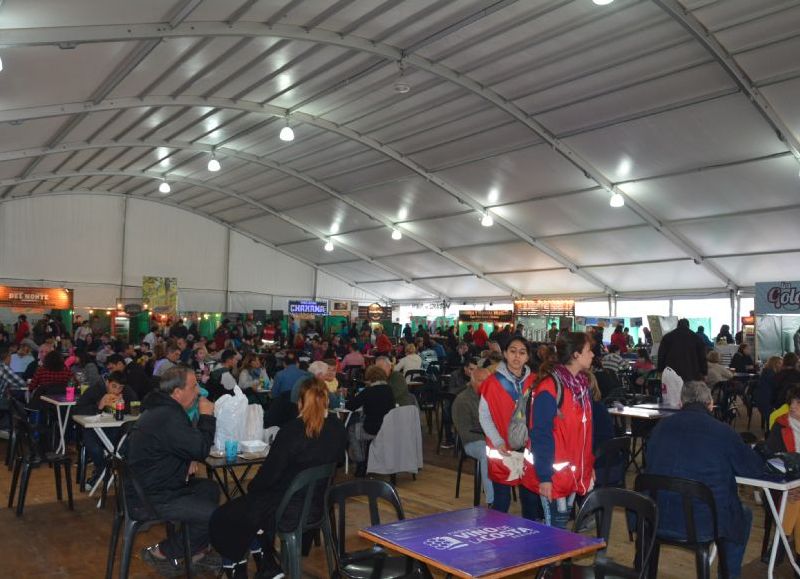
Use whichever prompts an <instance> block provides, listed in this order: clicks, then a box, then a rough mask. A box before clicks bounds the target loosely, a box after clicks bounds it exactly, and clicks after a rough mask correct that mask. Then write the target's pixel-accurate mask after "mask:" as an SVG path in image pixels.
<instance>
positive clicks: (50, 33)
mask: <svg viewBox="0 0 800 579" xmlns="http://www.w3.org/2000/svg"><path fill="white" fill-rule="evenodd" d="M220 36H222V37H225V36H236V37H257V36H273V37H279V38H285V39H289V40H298V41H305V42H317V43H322V44H329V45H333V46H339V47H343V48H349V49H351V50H357V51H361V52H367V53H370V54H375V55H378V56H381V57H383V58H386V59H388V60H393V61H395V60H403V61H404V62H405V63H406V64H408V65H410V66H413V67H416V68H419V69H421V70H425V71H426V72H428V73H430V74H432V75H434V76H437V77H439V78H441V79H444V80H447V81H449V82H451V83H453V84H455V85H457V86H460V87H462V88H464V89H465V90H467V91H469V92H471V93H473V94H475V95H477V96H478V97H480V98H482V99H483V100H485V101H487V102H489V103H491V104H492V105H494V106H495V107H497V108H499V109H500V110H502V111H504V112H506V113H507V114H509V115H510V116H511V117H512V118H514V119H516V120H517V121H519V122H521V123H522V124H523V125H525V126H526V127H528V128H529V129H530V130H531V131H532V132H533V133H534V134H536V135H537V136H538V137H540V138H541V139H543V140H544V141H545V142H547V143H548V144H549V145H550V146H551V147H552V148H553V150H555V151H556V152H557V153H558V154H560V155H561V156H563V157H564V158H565V159H566V160H567V161H568V162H570V163H571V164H573V165H574V166H575V167H576V168H577V169H578V170H580V171H581V172H582V173H583V174H584V175H586V176H587V178H589V179H593V180H594V181H596V182H597V183H598V184H599V185H600V186H602V187H603V188H604V189H606V190H607V191H608V192H609V193H618V194H620V195H622V196H623V197H624V198H625V200H626V205H627V207H628V209H629V210H631V211H633V212H634V213H635V214H636V215H638V216H639V217H640V218H642V219H643V220H644V221H645V222H646V223H648V224H649V225H650V226H651V227H653V228H654V229H655V230H656V231H657V232H658V233H660V234H662V235H663V236H664V237H666V238H667V239H668V240H669V241H670V242H672V243H673V244H674V245H676V246H677V247H678V248H680V249H681V250H682V251H683V252H685V253H686V254H687V255H688V256H689V257H691V258H692V259H693V260H694V261H695V263H697V264H699V265H702V266H703V267H704V268H706V269H707V270H708V271H709V272H711V273H712V274H713V275H714V276H716V277H718V278H719V279H720V280H722V281H723V282H724V283H725V284H726V285H728V286H731V285H734V284H733V282H732V281H731V280H730V277H729V276H728V275H727V274H726V273H725V272H723V271H721V270H720V269H719V268H717V267H716V266H714V265H712V264H709V263H706V262H704V261H703V259H702V256H701V255H700V253H699V251H698V250H697V249H696V248H695V247H694V246H693V245H692V244H691V243H690V242H689V240H687V239H684V238H683V237H682V236H681V235H680V234H678V233H677V232H675V231H673V230H672V229H670V228H669V227H667V226H665V225H664V224H662V223H661V222H660V220H659V219H658V218H657V217H656V216H655V215H653V214H652V213H651V212H649V211H648V210H647V209H645V208H644V207H643V206H642V205H641V204H640V203H637V202H635V201H633V199H631V198H630V197H628V195H627V194H626V193H625V192H624V191H622V190H621V189H620V188H619V187H617V186H616V185H615V184H614V183H613V182H611V180H610V179H608V178H607V177H606V176H605V175H604V174H603V173H601V172H600V170H599V169H597V168H596V167H594V166H593V165H592V164H591V163H589V161H588V160H587V159H585V158H583V157H582V156H581V155H580V154H579V153H578V152H577V151H575V150H573V149H572V148H571V147H569V146H568V145H567V144H566V143H564V142H562V141H561V140H560V139H559V138H557V137H556V136H555V135H554V134H553V133H551V132H550V131H549V130H548V129H547V128H546V127H545V126H544V125H542V124H541V123H539V122H538V121H536V120H535V119H533V118H532V117H531V116H530V115H528V113H526V112H525V111H524V110H522V109H521V108H519V107H518V106H517V105H515V104H514V103H513V102H512V101H510V100H508V99H506V98H504V97H503V96H501V95H500V94H498V93H496V92H495V91H493V90H491V89H489V88H486V87H485V86H484V85H482V84H481V83H479V82H476V81H474V80H472V79H471V78H469V77H468V76H466V75H464V74H461V73H460V72H458V71H455V70H452V69H450V68H448V67H446V66H443V65H441V64H439V63H438V62H434V61H431V60H428V59H426V58H422V57H420V56H415V55H413V54H406V53H405V52H404V51H402V50H400V49H398V48H395V47H393V46H390V45H388V44H385V43H382V42H375V41H371V40H368V39H366V38H361V37H358V36H354V35H350V34H338V33H335V32H331V31H327V30H323V29H319V28H313V29H308V28H303V27H300V26H291V25H284V24H281V25H278V24H273V23H269V24H266V25H265V24H262V23H255V22H239V23H236V24H230V23H226V22H187V23H184V24H182V25H180V26H176V27H173V28H168V29H167V28H164V27H163V26H161V25H158V24H133V25H108V26H90V27H87V26H66V27H51V28H29V29H9V30H4V31H3V37H2V38H0V46H3V45H11V46H31V45H47V44H59V43H63V42H69V43H85V42H119V41H128V40H140V39H146V38H171V37H220ZM292 114H293V116H295V117H301V118H302V115H301V113H298V112H292ZM303 120H304V122H308V121H306V120H305V119H303ZM324 122H326V123H327V121H324ZM329 125H330V126H328V127H323V128H328V129H329V130H334V132H338V133H339V134H342V135H343V136H348V135H345V134H344V133H343V132H342V129H344V127H340V126H339V125H335V124H334V123H329ZM317 126H320V125H317ZM334 127H335V128H336V129H339V130H335V128H334ZM348 130H349V129H348ZM350 132H351V133H352V134H353V135H355V136H357V137H359V138H362V137H361V135H360V134H358V133H355V132H354V131H350ZM349 138H352V136H351V137H349ZM375 143H377V141H375ZM377 144H378V148H377V149H376V150H378V151H383V152H385V153H387V154H388V155H389V156H391V157H392V158H395V157H394V156H393V155H392V154H391V153H393V152H394V151H392V150H391V149H389V148H388V147H386V146H385V145H382V144H380V143H377ZM370 146H372V145H370ZM373 148H375V147H373ZM395 155H399V154H398V153H395ZM400 157H403V156H402V155H400ZM395 160H397V161H398V162H402V163H403V164H405V165H406V166H408V167H409V168H410V169H411V170H413V171H414V172H417V173H419V174H420V175H423V176H425V175H431V174H430V173H428V172H427V171H426V170H424V169H422V172H419V170H418V169H419V168H420V167H419V166H417V165H416V163H413V162H411V164H409V163H406V162H404V161H403V160H400V159H397V158H395ZM426 178H427V177H426ZM431 181H432V182H434V183H435V184H436V185H437V186H438V187H440V188H441V189H443V190H444V191H447V192H448V193H450V194H451V195H453V196H455V197H456V199H458V200H459V201H461V202H462V203H465V204H467V205H469V206H471V207H472V208H473V209H475V210H476V211H481V212H482V211H484V210H485V209H484V208H483V207H482V206H481V204H480V203H479V202H478V201H477V200H475V199H473V198H471V197H469V196H466V195H464V194H463V193H460V192H456V191H455V190H454V188H453V187H451V186H449V185H447V184H446V183H443V182H442V181H441V180H440V179H439V180H438V181H434V180H433V179H431ZM497 221H498V223H500V224H501V225H503V226H504V227H506V228H507V229H509V231H511V232H512V233H514V234H515V235H517V236H518V237H520V239H522V240H524V241H525V242H527V243H529V244H531V245H533V246H534V247H536V248H538V249H541V250H542V251H544V252H545V253H547V254H548V255H550V256H551V257H553V258H554V259H556V260H557V261H559V263H562V264H564V265H565V266H568V267H569V269H570V271H572V272H574V273H577V274H578V275H580V276H581V277H583V278H585V279H586V280H587V281H589V282H591V283H592V284H594V285H598V286H599V287H602V288H603V289H604V291H606V292H612V291H613V290H612V289H611V288H608V287H606V285H605V284H604V283H603V282H601V281H600V280H599V279H597V278H595V277H594V276H592V275H590V274H587V273H586V272H584V271H581V270H580V269H579V268H578V267H577V266H576V265H575V264H571V265H567V264H570V261H569V260H568V259H567V258H566V257H565V256H563V255H560V254H558V253H557V252H555V251H554V250H553V249H551V248H549V247H548V246H547V245H545V244H543V243H541V242H540V241H538V240H536V239H535V238H533V237H531V236H529V235H527V234H526V233H524V232H523V235H519V231H520V230H519V229H518V228H516V227H509V225H511V224H510V223H509V222H508V221H507V220H500V219H497ZM556 256H558V257H556Z"/></svg>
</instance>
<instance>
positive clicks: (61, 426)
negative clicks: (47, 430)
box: [56, 406, 69, 454]
mask: <svg viewBox="0 0 800 579" xmlns="http://www.w3.org/2000/svg"><path fill="white" fill-rule="evenodd" d="M56 416H58V433H59V435H60V436H61V441H60V442H59V443H58V448H57V449H56V453H57V454H62V453H64V452H66V451H67V448H66V447H67V445H66V444H65V442H64V434H65V433H66V432H67V420H66V419H63V420H62V418H61V406H56ZM67 416H69V406H67Z"/></svg>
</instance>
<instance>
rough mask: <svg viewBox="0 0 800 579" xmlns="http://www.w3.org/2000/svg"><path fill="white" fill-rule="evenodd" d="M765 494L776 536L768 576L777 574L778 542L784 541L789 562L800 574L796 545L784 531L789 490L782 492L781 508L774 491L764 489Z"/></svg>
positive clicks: (773, 541)
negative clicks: (790, 542) (778, 507)
mask: <svg viewBox="0 0 800 579" xmlns="http://www.w3.org/2000/svg"><path fill="white" fill-rule="evenodd" d="M764 496H765V497H766V498H767V504H768V505H769V510H770V511H771V512H772V516H773V517H774V519H775V538H774V539H773V540H772V551H771V553H770V556H769V567H768V568H767V577H769V579H773V577H774V576H775V560H776V559H777V557H778V544H779V543H780V542H781V541H783V547H784V549H786V556H787V557H788V558H789V562H790V563H791V564H792V567H794V571H795V573H798V574H800V567H798V565H797V561H795V558H794V547H792V546H790V544H789V539H788V537H787V536H786V533H784V532H783V524H782V521H783V516H784V514H785V513H786V504H787V503H788V502H789V491H783V492H782V493H781V506H780V509H776V508H775V501H773V500H772V493H770V492H769V490H765V491H764Z"/></svg>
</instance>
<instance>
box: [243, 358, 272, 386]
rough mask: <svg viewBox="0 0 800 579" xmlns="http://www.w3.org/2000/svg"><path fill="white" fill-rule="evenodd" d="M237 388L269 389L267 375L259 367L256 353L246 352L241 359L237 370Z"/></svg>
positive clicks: (259, 361) (259, 362) (259, 359)
mask: <svg viewBox="0 0 800 579" xmlns="http://www.w3.org/2000/svg"><path fill="white" fill-rule="evenodd" d="M239 388H241V389H242V391H246V390H248V389H249V390H252V391H253V392H256V391H258V390H269V376H267V371H266V370H264V368H262V367H261V358H259V357H258V354H253V353H250V354H247V356H245V357H244V360H242V369H241V371H240V372H239Z"/></svg>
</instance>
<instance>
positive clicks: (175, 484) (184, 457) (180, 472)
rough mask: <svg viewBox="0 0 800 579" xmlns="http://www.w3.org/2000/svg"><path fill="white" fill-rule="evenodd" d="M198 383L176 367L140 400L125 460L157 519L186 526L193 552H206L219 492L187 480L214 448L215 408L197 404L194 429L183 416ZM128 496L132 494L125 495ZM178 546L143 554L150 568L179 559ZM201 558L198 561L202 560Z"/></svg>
mask: <svg viewBox="0 0 800 579" xmlns="http://www.w3.org/2000/svg"><path fill="white" fill-rule="evenodd" d="M199 393H200V391H199V389H198V386H197V378H195V375H194V372H192V371H191V370H190V369H189V368H185V367H182V366H176V367H174V368H170V369H169V370H167V371H166V372H164V374H163V375H162V376H161V383H160V385H159V389H158V390H156V391H154V392H152V393H151V394H150V395H149V396H148V397H147V398H146V399H145V400H144V405H143V406H144V411H143V413H142V417H141V418H140V419H139V420H138V422H137V423H136V425H135V426H134V428H133V429H132V430H131V434H130V437H129V439H128V440H129V443H128V449H127V460H128V465H129V467H130V471H131V474H132V476H133V477H135V478H136V480H137V481H138V482H139V484H140V485H141V486H142V489H143V490H144V494H145V495H146V496H147V497H148V499H149V500H150V502H151V503H152V504H153V506H154V507H155V509H156V511H157V512H158V514H159V515H160V516H161V517H162V518H164V519H168V520H175V521H181V522H184V523H188V525H189V535H190V537H191V544H192V552H193V553H195V554H196V555H198V554H201V553H204V552H205V550H206V548H207V546H208V521H209V520H210V518H211V513H213V512H214V509H216V508H217V505H218V503H219V487H217V485H216V484H215V483H214V482H212V481H210V480H207V479H201V478H190V477H191V475H193V474H194V473H195V471H196V470H197V463H200V462H202V461H203V460H205V458H206V457H207V456H208V453H209V451H210V450H211V445H212V444H213V443H214V430H215V429H216V418H214V405H213V404H212V403H211V402H209V401H208V400H207V399H205V398H202V397H201V398H200V399H199V402H198V406H199V410H200V418H199V420H198V421H197V427H193V426H192V423H191V421H190V420H189V416H188V415H187V414H186V411H187V410H188V409H189V408H191V407H192V405H193V404H194V402H195V400H197V399H198V396H199ZM128 495H129V496H133V495H134V493H132V492H130V490H129V491H128ZM182 553H183V549H182V547H181V543H180V542H178V543H177V544H172V543H171V542H169V541H166V540H165V541H162V542H160V543H159V544H157V545H154V546H152V547H147V549H145V552H144V553H143V558H145V560H150V562H158V561H165V560H167V559H168V558H169V559H177V558H178V557H180V556H181V554H182ZM201 556H202V555H201Z"/></svg>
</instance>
